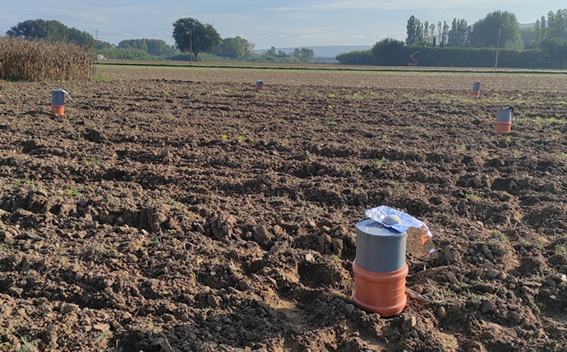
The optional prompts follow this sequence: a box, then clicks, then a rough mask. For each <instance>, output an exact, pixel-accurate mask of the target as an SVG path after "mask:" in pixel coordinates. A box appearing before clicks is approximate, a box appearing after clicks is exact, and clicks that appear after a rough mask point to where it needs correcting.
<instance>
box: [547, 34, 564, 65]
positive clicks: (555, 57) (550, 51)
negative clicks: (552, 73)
mask: <svg viewBox="0 0 567 352" xmlns="http://www.w3.org/2000/svg"><path fill="white" fill-rule="evenodd" d="M541 50H542V52H543V54H544V55H545V56H546V57H547V58H548V59H549V60H550V61H554V62H556V63H559V64H560V65H561V63H563V66H565V63H567V39H563V38H550V39H546V40H544V41H543V42H542V43H541Z"/></svg>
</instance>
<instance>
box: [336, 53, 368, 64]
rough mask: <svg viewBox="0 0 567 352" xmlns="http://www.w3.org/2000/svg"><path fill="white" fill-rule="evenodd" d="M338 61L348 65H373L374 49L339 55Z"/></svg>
mask: <svg viewBox="0 0 567 352" xmlns="http://www.w3.org/2000/svg"><path fill="white" fill-rule="evenodd" d="M336 59H337V61H338V62H340V63H341V64H346V65H372V64H374V61H372V50H356V51H351V52H349V53H342V54H339V55H337V57H336Z"/></svg>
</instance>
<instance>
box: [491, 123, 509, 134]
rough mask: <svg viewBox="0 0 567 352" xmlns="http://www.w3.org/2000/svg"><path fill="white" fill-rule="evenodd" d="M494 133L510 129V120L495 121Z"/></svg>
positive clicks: (506, 131) (505, 131)
mask: <svg viewBox="0 0 567 352" xmlns="http://www.w3.org/2000/svg"><path fill="white" fill-rule="evenodd" d="M495 127H496V133H508V132H510V131H511V130H512V123H511V122H496V126H495Z"/></svg>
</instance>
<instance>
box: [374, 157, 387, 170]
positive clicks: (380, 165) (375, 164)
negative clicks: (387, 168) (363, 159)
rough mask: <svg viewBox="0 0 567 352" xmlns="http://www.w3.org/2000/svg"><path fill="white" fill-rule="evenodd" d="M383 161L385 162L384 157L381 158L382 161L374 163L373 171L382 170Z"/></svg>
mask: <svg viewBox="0 0 567 352" xmlns="http://www.w3.org/2000/svg"><path fill="white" fill-rule="evenodd" d="M384 161H386V158H384V157H382V159H380V160H378V161H376V162H375V163H374V168H375V169H381V168H382V165H384Z"/></svg>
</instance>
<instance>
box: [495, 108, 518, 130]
mask: <svg viewBox="0 0 567 352" xmlns="http://www.w3.org/2000/svg"><path fill="white" fill-rule="evenodd" d="M513 111H514V108H512V107H510V106H507V107H504V108H498V110H497V111H496V126H495V132H496V133H508V132H510V131H511V130H512V112H513Z"/></svg>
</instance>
